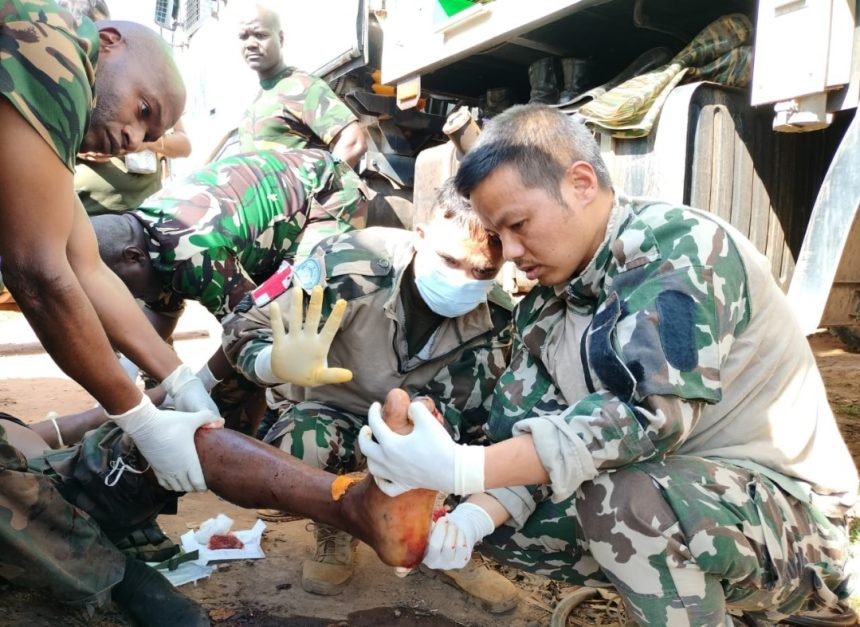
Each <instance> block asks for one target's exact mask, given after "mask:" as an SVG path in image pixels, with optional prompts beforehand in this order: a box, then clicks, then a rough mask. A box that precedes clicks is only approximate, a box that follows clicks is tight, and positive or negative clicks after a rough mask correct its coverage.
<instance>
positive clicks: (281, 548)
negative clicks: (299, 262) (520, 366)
mask: <svg viewBox="0 0 860 627" xmlns="http://www.w3.org/2000/svg"><path fill="white" fill-rule="evenodd" d="M810 342H811V345H812V347H813V350H814V352H815V354H816V357H817V359H818V363H819V366H820V368H821V371H822V374H823V376H824V380H825V384H826V386H827V389H828V393H829V396H830V399H831V404H832V406H833V409H834V411H835V412H836V414H837V416H838V417H839V421H840V425H841V428H842V431H843V434H844V435H845V438H846V440H847V441H848V444H849V446H850V448H851V450H852V452H853V454H854V459H855V463H857V461H858V459H860V354H856V353H850V352H847V351H845V350H844V349H843V347H842V345H841V344H840V343H839V341H838V340H836V339H835V338H833V337H831V336H830V335H829V334H827V333H821V334H818V335H815V336H813V337H812V338H811V339H810ZM0 347H2V344H0ZM179 349H180V354H182V347H181V346H180V347H179ZM30 357H32V356H28V357H24V356H12V357H10V356H2V357H0V362H2V361H5V362H6V363H5V367H2V368H0V373H2V372H3V371H4V370H5V371H7V372H8V369H9V368H12V369H14V368H15V364H14V363H13V362H10V361H8V360H22V363H23V360H25V359H27V358H30ZM0 376H2V377H3V378H2V380H0V409H2V410H3V411H7V412H9V413H11V414H13V415H16V416H18V417H20V418H22V419H24V420H26V421H28V422H29V421H34V420H39V419H41V418H42V417H43V416H44V415H45V414H46V413H47V412H48V411H52V410H53V411H58V412H61V413H70V412H74V411H79V410H81V409H84V408H86V407H88V406H91V404H92V402H93V401H92V399H91V398H90V397H89V396H88V395H87V394H86V393H84V392H83V391H82V390H81V389H80V388H79V387H77V386H76V385H75V384H74V383H72V382H71V381H69V380H68V379H66V378H60V376H59V375H58V376H57V377H50V378H32V377H31V378H7V377H8V375H5V374H0ZM13 376H15V375H13ZM218 513H224V514H227V515H228V516H230V517H231V518H233V519H234V520H235V521H236V523H235V527H234V528H235V529H247V528H250V527H251V526H252V524H253V523H254V521H255V519H256V516H255V513H254V512H253V511H251V510H245V509H241V508H238V507H235V506H233V505H230V504H229V503H226V502H224V501H222V500H220V499H219V498H218V497H216V496H215V495H213V494H211V493H205V494H194V495H188V496H186V497H184V498H183V499H181V501H180V506H179V512H178V514H177V515H175V516H161V517H160V518H159V524H160V525H161V526H162V528H163V529H164V530H165V532H167V533H168V534H169V535H170V537H171V538H173V539H178V536H179V535H181V534H182V533H184V532H185V531H186V530H187V529H188V528H190V527H196V526H197V525H198V524H199V523H200V522H202V521H203V520H206V519H207V518H210V517H213V516H215V515H217V514H218ZM307 522H308V521H305V520H302V521H294V522H286V523H284V522H281V523H267V524H268V526H267V528H266V531H265V533H264V536H263V542H262V547H263V550H264V551H265V553H266V557H265V558H264V559H261V560H245V561H235V562H229V563H222V564H221V565H219V568H218V570H217V571H216V572H215V573H213V574H212V575H211V576H210V577H209V578H208V579H205V580H202V581H200V582H198V583H197V584H194V585H192V584H188V585H186V586H183V588H182V589H183V591H185V592H186V593H187V594H189V595H190V596H191V597H193V598H194V599H196V600H197V601H199V602H200V603H202V604H203V605H204V606H205V607H206V608H207V609H208V610H209V612H210V617H211V619H212V620H213V622H214V623H215V624H216V625H219V626H220V625H223V626H224V627H234V626H245V625H255V626H264V627H275V626H296V627H299V626H302V627H317V626H320V627H321V626H328V625H331V626H339V627H340V626H344V627H362V626H368V627H369V626H374V627H383V626H392V627H405V626H411V625H419V626H426V627H437V626H440V627H441V626H447V625H469V626H474V627H489V626H490V625H494V626H496V625H506V626H511V627H527V626H528V627H531V626H538V625H548V624H549V620H550V616H551V613H552V609H553V608H554V607H555V605H556V603H557V602H558V601H559V599H560V598H561V597H563V596H564V595H565V594H566V593H568V592H570V591H571V590H572V588H571V587H569V586H563V585H559V584H557V583H554V582H551V581H549V580H547V579H545V578H542V577H536V576H533V575H529V574H527V573H524V572H521V571H515V570H511V569H507V568H500V567H498V566H495V565H491V566H493V567H496V568H498V569H499V570H500V571H501V572H502V573H503V574H504V575H505V576H507V577H508V578H509V579H511V580H512V581H514V582H515V583H516V584H517V586H518V587H519V588H520V589H521V591H522V602H521V603H520V604H519V606H518V607H517V608H516V609H515V610H513V611H512V612H511V613H509V614H506V615H503V616H493V615H490V614H487V613H486V612H484V611H483V610H481V609H480V608H479V607H477V606H476V605H474V604H473V603H471V602H469V601H468V600H467V599H466V598H465V597H464V596H463V595H461V594H460V593H458V592H456V591H455V590H454V589H453V588H451V587H449V586H447V585H445V584H443V583H441V582H439V581H438V580H436V579H433V578H430V577H428V576H425V575H424V574H422V573H419V572H415V573H413V574H411V575H409V576H408V577H406V578H398V577H396V576H395V575H394V573H393V572H392V569H391V568H388V567H386V566H384V565H383V564H382V563H381V562H380V561H379V560H378V559H377V557H376V555H375V554H374V553H373V551H371V550H370V549H369V548H368V547H366V546H364V545H361V546H359V550H358V556H357V565H356V575H355V577H354V578H353V580H352V581H351V582H350V584H349V585H348V587H347V588H346V590H345V591H344V592H343V593H342V594H341V595H339V596H336V597H320V596H314V595H311V594H308V593H306V592H304V591H303V590H302V588H301V585H300V583H299V577H300V573H301V563H302V560H303V559H305V558H307V557H309V556H310V555H311V553H312V546H311V542H310V540H311V534H310V532H308V531H307V530H306V529H305V526H306V524H307ZM619 622H620V624H622V625H623V620H622V619H621V617H620V615H619V608H618V604H617V602H616V601H615V600H613V599H611V598H610V599H603V598H601V599H598V600H596V601H593V602H591V603H590V604H588V605H587V606H585V607H584V608H583V609H581V610H578V611H577V612H576V613H575V614H574V615H573V616H572V617H571V618H570V619H569V621H568V625H574V624H577V625H588V624H600V625H610V624H616V625H617V624H619ZM129 624H130V623H129V622H128V621H127V620H126V619H125V618H124V617H123V616H122V615H121V614H120V613H118V612H117V611H115V610H113V609H112V608H105V609H102V610H100V611H98V612H97V613H96V614H95V616H93V617H92V618H89V617H88V616H87V615H86V614H85V613H84V612H83V611H71V610H68V609H67V608H64V607H62V606H60V605H58V604H57V603H55V602H53V601H52V600H51V599H50V598H49V597H47V596H46V595H44V594H41V593H34V592H28V591H23V590H20V589H16V588H14V587H12V586H9V585H8V584H3V583H0V627H7V626H9V627H12V626H15V627H17V626H21V625H27V626H31V625H32V626H42V625H45V626H48V625H50V626H56V625H96V626H97V627H109V626H114V625H123V626H124V625H129Z"/></svg>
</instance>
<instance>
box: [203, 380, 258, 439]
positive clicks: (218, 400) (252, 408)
mask: <svg viewBox="0 0 860 627" xmlns="http://www.w3.org/2000/svg"><path fill="white" fill-rule="evenodd" d="M212 400H213V401H215V404H216V405H217V406H218V410H219V411H220V413H221V416H222V417H223V418H224V426H225V427H227V428H228V429H233V430H234V431H239V432H240V433H244V434H245V435H250V436H254V435H255V434H256V433H257V426H258V425H259V424H260V421H261V420H262V418H263V414H264V413H265V411H266V390H265V388H261V387H259V386H257V385H256V384H254V383H252V382H251V381H249V380H248V379H246V378H245V377H243V376H242V375H241V374H239V373H238V372H232V373H230V375H228V376H227V377H225V378H224V380H223V381H220V382H219V383H218V384H217V385H216V386H215V387H214V388H212Z"/></svg>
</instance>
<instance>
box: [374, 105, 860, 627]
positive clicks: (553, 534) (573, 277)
mask: <svg viewBox="0 0 860 627" xmlns="http://www.w3.org/2000/svg"><path fill="white" fill-rule="evenodd" d="M457 185H458V189H459V190H460V191H461V192H462V193H464V194H469V195H470V198H471V200H472V202H473V204H474V207H475V210H476V212H477V213H478V214H479V215H480V216H481V220H482V222H483V223H484V225H485V226H486V227H487V228H488V229H489V230H490V231H492V232H494V233H496V234H497V235H498V236H499V237H500V239H501V241H502V245H503V248H504V254H505V257H506V258H507V259H510V260H513V261H515V262H516V263H517V265H518V266H519V267H520V269H522V270H523V271H525V272H526V273H527V275H528V276H529V278H532V279H537V280H538V281H539V283H540V287H537V288H535V289H534V290H533V291H531V292H530V293H529V294H528V296H527V297H526V298H525V299H524V300H523V301H522V302H521V303H519V305H518V308H517V310H516V312H515V317H514V324H515V333H514V346H513V355H512V358H511V363H510V365H509V367H508V369H507V371H506V372H505V373H504V374H503V375H502V376H501V377H500V378H499V381H498V383H497V385H496V388H495V390H494V393H493V399H492V407H491V410H490V417H489V421H488V425H487V428H488V435H489V437H490V438H491V439H492V440H494V441H495V442H497V443H496V444H493V445H491V446H489V447H482V448H478V447H458V446H457V445H455V444H453V443H452V442H451V441H450V439H448V438H446V437H444V434H442V433H440V432H439V430H438V429H434V428H433V424H434V423H433V422H432V421H431V420H427V419H426V417H425V416H423V415H422V414H420V412H416V409H415V407H414V406H413V411H412V413H413V419H415V423H416V427H415V430H414V431H413V433H412V434H410V435H408V436H398V435H396V434H393V433H392V432H390V431H388V430H386V429H385V427H384V425H383V424H381V423H380V421H379V418H378V408H374V409H372V410H371V412H370V415H369V423H370V427H371V428H372V430H373V434H374V436H376V438H377V440H378V441H379V444H376V443H375V442H373V441H371V440H370V439H369V438H365V437H363V436H364V434H362V436H360V443H361V449H362V452H363V453H364V454H365V455H366V456H367V458H368V466H369V469H370V470H371V472H373V473H374V475H375V476H377V477H378V478H379V479H378V480H379V481H380V482H381V483H382V485H385V486H386V488H385V489H386V491H387V492H389V493H392V494H393V493H397V492H399V491H401V490H403V489H405V488H406V487H419V486H421V487H429V488H437V489H450V488H452V487H456V488H457V491H458V492H459V493H461V494H464V493H477V494H475V496H474V497H472V498H473V499H476V500H477V501H479V502H480V503H481V504H482V508H483V512H484V515H483V517H482V518H479V517H477V516H476V515H475V511H474V510H473V509H468V510H466V512H465V513H464V514H463V515H458V514H457V512H458V510H459V509H460V508H459V507H458V508H457V509H455V510H454V511H453V512H452V513H451V514H449V515H448V516H447V517H445V518H442V519H440V520H439V522H437V523H436V527H435V528H434V530H433V532H432V533H431V541H430V549H429V550H428V557H427V558H425V563H426V561H427V560H428V559H430V560H431V561H434V562H435V563H448V564H449V565H456V563H457V560H459V559H461V558H462V555H464V554H465V555H468V553H469V552H470V551H471V548H472V547H473V546H474V545H475V543H476V542H477V541H479V540H480V539H481V538H483V539H484V543H483V550H484V551H486V552H487V553H489V554H490V555H493V556H495V557H496V558H498V559H501V560H504V561H507V562H509V563H511V564H514V565H516V566H519V567H521V568H524V569H528V570H532V571H534V572H538V573H541V574H544V575H547V576H549V577H553V578H556V579H560V580H564V581H568V582H572V583H576V584H588V585H607V584H611V585H614V586H615V587H616V589H617V591H618V592H619V593H620V594H621V596H622V598H623V599H624V601H625V605H626V608H627V611H628V615H629V617H630V619H632V620H634V621H635V622H637V623H638V624H648V625H667V624H670V625H695V626H701V625H723V624H724V621H725V620H726V614H727V611H733V612H747V613H749V614H750V615H752V616H753V617H755V618H759V619H764V620H777V619H779V618H781V617H785V616H786V615H789V614H792V613H795V612H798V611H802V610H806V609H810V608H815V607H830V608H832V607H835V606H837V603H838V602H839V601H840V599H844V598H845V597H846V596H847V594H848V593H849V587H848V585H847V581H846V561H847V559H848V540H847V535H846V512H847V511H848V508H849V507H850V506H851V505H852V504H853V503H854V501H855V498H856V493H857V471H856V469H855V468H854V465H853V463H852V460H851V456H850V455H849V453H848V450H847V447H846V446H845V443H844V442H843V440H842V438H841V436H840V435H839V431H838V429H837V427H836V423H835V420H834V418H833V415H832V413H831V411H830V408H829V406H828V403H827V397H826V394H825V390H824V386H823V384H822V381H821V378H820V376H819V373H818V371H817V367H816V364H815V360H814V357H813V355H812V353H811V351H810V349H809V346H808V343H807V342H806V338H805V337H804V336H803V334H802V333H801V332H800V330H799V329H798V327H797V326H796V324H795V322H794V319H793V316H792V313H791V311H790V310H789V308H788V304H787V301H786V299H785V298H784V295H783V294H782V292H781V291H780V289H779V288H778V286H777V284H776V283H775V281H774V280H773V278H772V276H771V275H770V271H769V267H770V266H769V263H768V262H767V260H766V259H765V258H764V257H763V256H762V255H761V254H760V253H758V252H757V251H756V250H755V249H754V247H753V245H752V244H751V243H750V242H749V241H748V240H747V239H746V238H745V237H743V236H742V235H741V234H740V233H738V232H737V231H736V230H735V229H734V228H732V227H731V226H729V225H727V224H725V223H723V222H721V221H720V220H719V219H717V218H716V217H714V216H712V215H709V214H706V213H703V212H700V211H697V210H694V209H690V208H688V207H677V206H671V205H667V204H662V203H657V202H636V201H633V200H630V199H628V198H625V197H624V196H623V195H622V194H620V193H616V192H615V191H614V190H613V188H612V184H611V181H610V179H609V176H608V171H607V169H606V166H605V165H604V163H603V161H602V159H601V157H600V153H599V149H598V147H597V144H596V143H595V142H594V141H593V139H592V138H591V136H590V135H589V133H588V131H587V130H586V129H585V128H584V126H583V125H582V124H581V123H579V122H577V121H575V120H572V119H570V118H567V117H566V116H565V115H564V114H563V113H560V112H558V111H556V110H553V109H551V108H548V107H544V106H539V105H533V106H523V107H515V108H512V109H509V110H508V111H506V112H505V113H503V114H501V115H500V116H498V117H497V118H494V119H493V121H492V123H491V124H490V125H489V126H488V127H487V128H486V129H485V130H484V132H483V134H482V135H481V138H480V140H479V142H478V143H477V144H476V146H475V147H473V148H472V150H471V151H470V152H469V154H468V155H467V156H466V158H465V159H464V161H463V162H462V164H461V167H460V170H459V171H458V174H457ZM512 460H516V462H515V463H512ZM518 485H519V486H528V485H531V486H532V487H531V488H528V489H526V488H522V487H519V488H518V487H510V488H509V494H508V495H507V496H501V497H500V496H498V495H499V494H500V491H499V490H496V491H495V492H494V496H495V497H497V498H496V499H495V500H491V499H488V497H487V495H486V494H483V493H482V491H483V490H485V489H486V488H500V487H502V486H518ZM461 507H462V506H461ZM505 521H507V524H502V523H503V522H505ZM496 527H498V529H496ZM439 535H442V536H444V537H447V538H448V539H449V541H448V542H447V543H438V542H437V543H434V539H433V538H434V537H435V536H439ZM451 538H456V540H455V541H451V540H450V539H451ZM452 547H454V548H452Z"/></svg>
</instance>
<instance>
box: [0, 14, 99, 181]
mask: <svg viewBox="0 0 860 627" xmlns="http://www.w3.org/2000/svg"><path fill="white" fill-rule="evenodd" d="M98 53H99V36H98V31H97V30H96V27H95V25H94V24H93V23H92V22H91V21H90V20H89V18H83V19H82V20H81V22H80V24H78V23H77V22H76V21H75V19H74V18H73V17H72V15H71V13H69V12H68V11H66V10H65V9H60V8H59V7H58V6H57V5H56V4H55V3H54V2H53V1H52V0H6V1H4V2H3V3H0V92H2V94H3V95H4V96H5V97H6V98H8V99H9V102H11V103H12V104H13V105H14V106H15V108H16V109H17V110H18V111H19V113H20V114H21V116H22V117H23V118H24V119H25V120H27V122H28V123H29V124H30V125H31V126H32V127H33V128H34V129H35V130H36V132H38V133H39V135H41V136H42V138H43V139H44V140H45V141H46V142H48V144H49V145H50V146H51V147H52V148H53V149H54V151H55V152H56V153H57V156H58V157H59V158H60V160H61V161H62V162H63V163H64V164H66V167H67V168H69V170H71V171H72V172H74V171H75V155H76V154H77V152H78V148H79V147H80V145H81V142H82V141H83V139H84V133H85V132H86V129H87V125H88V124H89V120H90V114H91V112H92V106H93V98H94V95H93V88H94V85H95V65H96V60H97V59H98Z"/></svg>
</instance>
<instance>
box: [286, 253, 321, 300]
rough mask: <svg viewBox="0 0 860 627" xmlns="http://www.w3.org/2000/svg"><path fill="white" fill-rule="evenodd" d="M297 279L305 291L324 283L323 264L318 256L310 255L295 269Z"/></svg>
mask: <svg viewBox="0 0 860 627" xmlns="http://www.w3.org/2000/svg"><path fill="white" fill-rule="evenodd" d="M293 272H294V274H295V277H296V281H298V283H299V285H301V287H302V289H303V290H305V291H308V292H309V291H310V290H312V289H313V288H315V287H316V286H317V285H322V284H323V264H322V262H321V261H320V259H319V258H318V257H308V258H307V259H305V260H304V261H302V262H301V263H300V264H299V265H297V266H296V267H295V268H294V270H293Z"/></svg>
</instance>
